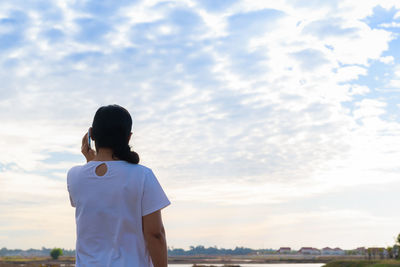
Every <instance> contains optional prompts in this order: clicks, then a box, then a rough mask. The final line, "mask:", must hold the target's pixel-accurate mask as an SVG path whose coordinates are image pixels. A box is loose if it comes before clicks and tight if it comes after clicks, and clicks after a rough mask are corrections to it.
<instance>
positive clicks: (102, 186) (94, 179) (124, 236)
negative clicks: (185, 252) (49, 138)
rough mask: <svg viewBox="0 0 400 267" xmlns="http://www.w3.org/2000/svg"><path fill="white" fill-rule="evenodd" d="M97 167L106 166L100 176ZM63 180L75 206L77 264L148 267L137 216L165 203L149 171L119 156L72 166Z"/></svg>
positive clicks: (141, 228) (149, 261)
mask: <svg viewBox="0 0 400 267" xmlns="http://www.w3.org/2000/svg"><path fill="white" fill-rule="evenodd" d="M104 165H105V168H104ZM99 166H101V167H103V169H104V170H106V171H105V173H104V175H102V176H99V175H98V174H96V168H98V167H99ZM67 180H68V190H69V193H70V199H71V205H72V206H73V207H76V212H75V218H76V225H77V240H76V266H77V267H79V266H99V267H100V266H113V267H114V266H118V267H119V266H121V267H122V266H140V267H142V266H143V267H146V266H152V263H151V260H150V257H149V253H148V251H147V249H146V244H145V239H144V235H143V226H142V217H143V216H146V215H148V214H151V213H153V212H155V211H157V210H160V209H162V208H164V207H166V206H168V205H169V204H170V202H169V200H168V198H167V196H166V195H165V193H164V191H163V189H162V188H161V186H160V184H159V182H158V181H157V178H156V177H155V176H154V174H153V172H152V171H151V169H149V168H147V167H144V166H142V165H139V164H131V163H128V162H126V161H122V160H115V161H89V162H88V163H87V164H85V165H82V166H75V167H73V168H71V169H70V171H69V172H68V179H67Z"/></svg>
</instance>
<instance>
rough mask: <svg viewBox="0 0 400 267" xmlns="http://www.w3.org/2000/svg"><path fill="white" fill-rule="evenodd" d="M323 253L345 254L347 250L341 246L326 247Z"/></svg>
mask: <svg viewBox="0 0 400 267" xmlns="http://www.w3.org/2000/svg"><path fill="white" fill-rule="evenodd" d="M321 254H322V255H345V254H346V252H345V251H344V250H343V249H341V248H330V247H326V248H323V249H322V253H321Z"/></svg>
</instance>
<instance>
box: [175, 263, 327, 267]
mask: <svg viewBox="0 0 400 267" xmlns="http://www.w3.org/2000/svg"><path fill="white" fill-rule="evenodd" d="M199 264H200V263H199ZM202 264H204V263H202ZM210 265H214V266H221V267H222V266H224V265H223V264H210ZM239 265H240V267H321V266H323V265H324V263H254V264H248V263H247V264H239ZM192 266H193V264H168V267H192Z"/></svg>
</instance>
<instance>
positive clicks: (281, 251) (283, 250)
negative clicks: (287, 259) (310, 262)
mask: <svg viewBox="0 0 400 267" xmlns="http://www.w3.org/2000/svg"><path fill="white" fill-rule="evenodd" d="M277 252H278V253H279V254H289V253H290V252H291V249H290V248H289V247H281V248H279V249H278V251H277Z"/></svg>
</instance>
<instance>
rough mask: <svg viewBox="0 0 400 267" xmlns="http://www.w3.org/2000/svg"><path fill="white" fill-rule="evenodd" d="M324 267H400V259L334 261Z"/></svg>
mask: <svg viewBox="0 0 400 267" xmlns="http://www.w3.org/2000/svg"><path fill="white" fill-rule="evenodd" d="M324 267H400V261H397V260H381V261H376V260H374V261H367V260H363V261H332V262H329V263H327V264H325V265H324Z"/></svg>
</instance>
